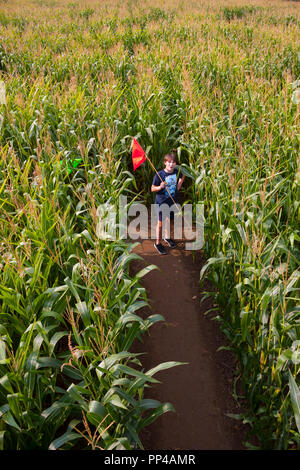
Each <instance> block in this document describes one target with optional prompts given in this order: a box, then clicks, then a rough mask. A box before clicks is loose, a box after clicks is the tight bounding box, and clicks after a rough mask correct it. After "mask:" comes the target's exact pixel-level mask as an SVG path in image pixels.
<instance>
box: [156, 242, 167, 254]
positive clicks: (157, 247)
mask: <svg viewBox="0 0 300 470" xmlns="http://www.w3.org/2000/svg"><path fill="white" fill-rule="evenodd" d="M154 248H156V249H157V251H158V253H159V254H161V255H166V254H167V252H166V249H165V248H164V247H163V246H162V244H161V243H154Z"/></svg>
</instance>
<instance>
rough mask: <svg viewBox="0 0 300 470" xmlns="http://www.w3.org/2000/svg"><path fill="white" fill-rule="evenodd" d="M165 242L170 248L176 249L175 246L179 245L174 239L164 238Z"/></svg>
mask: <svg viewBox="0 0 300 470" xmlns="http://www.w3.org/2000/svg"><path fill="white" fill-rule="evenodd" d="M164 241H165V242H166V243H167V244H168V245H169V247H170V248H175V246H176V245H177V243H176V242H174V240H172V238H164Z"/></svg>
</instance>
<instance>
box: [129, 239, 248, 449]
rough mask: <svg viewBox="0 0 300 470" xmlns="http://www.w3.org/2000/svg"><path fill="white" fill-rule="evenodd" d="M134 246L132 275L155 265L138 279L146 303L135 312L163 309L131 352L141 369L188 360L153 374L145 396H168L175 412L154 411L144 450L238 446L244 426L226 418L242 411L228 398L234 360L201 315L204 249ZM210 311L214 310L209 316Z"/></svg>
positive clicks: (163, 398) (240, 446) (144, 435)
mask: <svg viewBox="0 0 300 470" xmlns="http://www.w3.org/2000/svg"><path fill="white" fill-rule="evenodd" d="M135 252H136V253H138V254H139V255H141V256H142V258H143V260H137V261H135V262H134V263H133V265H132V268H131V271H132V273H133V274H134V273H136V272H138V271H139V270H140V269H142V268H143V267H145V265H149V264H155V265H156V266H158V268H159V270H157V269H155V270H153V271H151V272H150V273H149V274H147V275H146V276H145V277H144V278H143V282H142V285H143V287H145V288H146V291H147V296H148V298H149V301H150V307H151V312H149V308H143V309H141V310H140V313H139V314H140V315H142V316H143V315H145V316H148V315H149V314H161V315H163V317H164V318H165V322H159V323H157V324H155V325H153V326H152V327H151V328H150V330H149V333H148V334H146V335H144V337H143V343H141V342H138V341H136V342H135V343H134V345H133V348H132V350H133V351H134V352H145V353H146V354H144V355H143V356H141V362H142V365H143V368H144V370H148V369H150V368H151V367H154V366H156V365H157V364H159V363H161V362H165V361H180V362H188V364H187V365H180V366H176V367H174V368H171V369H168V370H165V371H161V372H158V373H157V374H156V375H155V377H156V378H157V379H158V380H160V381H161V383H159V384H153V385H152V386H151V388H149V389H147V391H146V393H145V398H154V399H156V400H159V401H161V402H171V403H172V404H173V406H174V408H175V410H176V413H172V412H168V413H165V414H164V415H162V416H160V417H159V418H158V419H157V420H156V421H155V422H154V423H152V424H151V425H150V426H148V427H147V428H145V429H144V430H143V431H142V433H141V441H142V443H143V445H144V447H145V449H146V450H165V449H171V450H178V449H184V450H204V449H205V450H225V449H228V450H229V449H230V450H241V449H245V447H244V446H243V441H244V440H245V436H246V429H245V426H244V425H242V424H241V423H240V422H239V421H236V420H234V419H232V418H229V417H227V416H226V413H240V412H241V410H240V409H239V408H238V407H237V405H236V403H235V401H234V399H233V397H232V395H231V394H232V390H233V380H234V370H235V365H234V358H233V356H232V354H231V353H230V352H229V351H224V350H222V351H218V352H217V349H218V348H219V347H220V346H224V345H225V343H226V340H225V337H224V335H223V334H222V333H221V332H220V329H219V325H218V324H217V323H216V322H215V321H212V320H211V318H209V315H205V312H206V311H207V310H208V309H209V308H211V307H212V304H213V301H212V299H206V300H205V301H204V302H203V303H200V298H201V295H203V292H202V293H201V291H200V287H199V273H200V269H201V266H203V264H204V259H203V255H202V254H201V252H198V253H197V254H196V255H195V260H194V262H193V255H192V252H191V251H186V250H184V247H183V243H181V244H179V247H178V248H177V247H176V248H175V249H173V250H171V249H168V254H167V255H165V256H162V255H159V254H158V253H157V252H156V251H155V249H154V247H153V240H149V239H148V240H142V241H141V244H140V245H139V246H138V247H137V248H135ZM215 314H216V312H214V315H215Z"/></svg>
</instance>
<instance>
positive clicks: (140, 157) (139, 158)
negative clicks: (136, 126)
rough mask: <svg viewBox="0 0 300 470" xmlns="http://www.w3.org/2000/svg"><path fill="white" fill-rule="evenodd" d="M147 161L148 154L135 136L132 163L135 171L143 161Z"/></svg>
mask: <svg viewBox="0 0 300 470" xmlns="http://www.w3.org/2000/svg"><path fill="white" fill-rule="evenodd" d="M144 161H146V155H145V152H144V150H143V149H142V147H141V146H140V144H139V143H138V142H137V141H136V140H135V138H133V144H132V163H133V171H135V170H136V169H137V168H138V167H139V166H140V165H141V164H142V163H144Z"/></svg>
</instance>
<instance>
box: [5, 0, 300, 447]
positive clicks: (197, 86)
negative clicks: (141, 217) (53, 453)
mask: <svg viewBox="0 0 300 470" xmlns="http://www.w3.org/2000/svg"><path fill="white" fill-rule="evenodd" d="M299 33H300V11H299V3H297V2H293V1H284V0H282V1H280V0H274V1H266V0H253V1H252V2H251V3H250V4H249V3H248V2H245V1H243V0H232V1H231V2H230V3H228V2H226V1H225V0H224V1H223V0H219V1H216V2H209V1H208V0H204V1H203V2H185V1H179V0H167V1H166V2H165V3H164V4H162V2H158V1H156V0H146V1H143V2H141V1H139V0H128V1H127V2H126V1H124V2H120V1H118V0H111V1H108V0H107V1H106V0H104V1H101V2H97V1H96V0H88V1H87V2H83V1H82V0H78V1H73V2H68V1H63V0H29V1H25V0H12V1H5V0H1V2H0V80H1V83H0V91H1V96H0V123H1V128H0V145H1V159H0V231H1V237H0V239H1V240H0V448H1V449H3V450H12V449H14V450H25V449H44V450H46V449H63V450H71V449H106V450H112V449H116V450H117V449H128V450H129V449H142V448H143V443H142V442H141V440H140V431H141V430H142V429H143V428H145V427H146V426H148V425H149V424H150V423H151V422H153V421H154V420H156V419H157V418H159V417H160V416H161V415H162V414H163V413H165V412H169V411H171V410H172V404H171V403H169V402H167V403H158V402H157V401H155V400H151V399H145V398H144V389H145V387H148V386H151V385H152V384H153V383H155V382H156V381H157V379H156V378H155V374H156V373H157V372H158V371H159V370H163V369H166V368H170V367H173V366H177V363H176V362H174V361H172V358H170V362H167V363H161V364H158V365H157V367H155V368H154V369H151V370H147V371H144V370H142V369H141V363H140V358H139V355H137V354H134V353H132V352H130V349H131V346H132V343H133V341H134V340H136V339H139V338H141V337H142V335H143V334H144V333H145V332H146V331H147V330H148V329H149V328H151V326H152V325H153V324H154V323H156V322H159V321H161V320H162V317H161V316H159V315H154V316H153V315H151V314H149V317H148V318H147V319H146V320H145V319H142V318H141V317H140V316H139V309H140V308H141V307H145V306H147V305H148V296H147V292H146V291H145V289H144V288H143V287H142V285H141V280H142V279H143V277H144V276H145V275H146V274H147V273H148V272H149V271H150V270H152V269H153V268H154V266H148V267H147V268H145V269H143V270H142V271H140V272H139V273H138V274H137V275H135V276H134V277H131V276H130V272H129V266H130V263H131V262H132V261H133V260H134V259H135V258H136V257H137V255H136V254H135V253H134V252H133V249H134V243H128V241H126V240H115V241H110V242H107V241H105V240H101V239H99V238H98V237H97V234H96V225H97V207H98V206H99V205H100V204H105V203H107V201H109V202H110V204H113V205H116V210H117V202H118V198H119V196H120V195H121V194H122V195H126V196H127V197H128V200H129V201H134V200H135V199H136V198H139V199H142V200H144V201H145V203H147V204H149V203H150V202H151V197H152V196H151V193H150V191H149V190H147V188H149V187H150V185H151V182H152V178H153V170H152V168H151V167H150V166H149V165H146V164H145V165H143V166H142V167H140V168H139V170H138V171H137V172H136V173H133V171H132V164H131V143H132V138H133V137H136V138H137V139H138V140H139V142H140V143H141V144H142V145H143V148H145V150H146V149H147V154H148V156H149V157H150V158H151V160H152V162H153V164H154V165H155V167H156V168H158V167H160V166H161V162H162V159H163V156H164V155H165V153H167V152H168V151H169V149H176V150H177V155H178V159H179V163H180V167H181V170H182V172H183V173H184V174H185V175H186V177H187V178H186V184H185V185H184V187H183V191H184V198H185V201H186V202H190V203H198V202H201V203H203V204H204V211H205V243H204V247H203V250H204V252H205V255H206V259H207V262H206V264H205V266H204V267H203V268H202V269H201V270H200V269H199V281H200V282H202V281H203V280H204V279H208V280H209V281H210V282H211V284H212V285H213V287H214V288H213V289H212V292H210V293H209V295H211V296H213V297H214V300H215V302H216V304H217V305H218V309H219V310H218V311H219V314H218V321H219V325H220V328H221V330H222V331H223V332H224V333H225V334H226V336H227V338H228V340H229V342H230V345H231V348H232V351H233V353H234V355H235V356H236V357H237V359H238V371H237V381H238V382H239V384H240V385H241V387H242V390H243V396H244V398H245V400H246V402H247V412H246V413H245V414H241V415H240V416H235V417H236V418H238V419H241V420H244V422H247V423H248V424H249V425H250V427H251V430H252V433H253V435H254V436H256V438H257V439H258V441H259V443H260V448H262V449H299V448H300V391H299V384H300V381H299V377H300V375H299V372H300V366H299V364H300V349H299V347H300V323H299V319H300V307H299V287H300V282H299V260H300V252H299V241H300V232H299V225H300V202H299V201H300V199H299V195H300V189H299V185H300V161H299V154H300V152H299V103H300V81H299V80H300V48H299ZM74 162H76V164H74ZM182 367H184V366H182ZM238 399H239V397H238V396H237V400H238Z"/></svg>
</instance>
